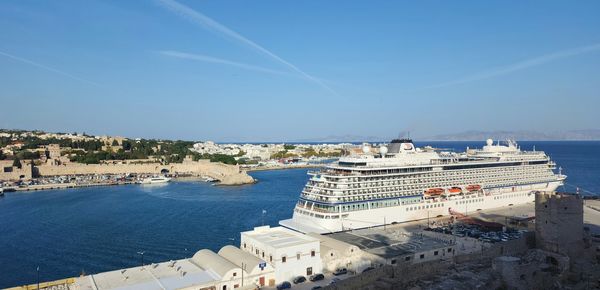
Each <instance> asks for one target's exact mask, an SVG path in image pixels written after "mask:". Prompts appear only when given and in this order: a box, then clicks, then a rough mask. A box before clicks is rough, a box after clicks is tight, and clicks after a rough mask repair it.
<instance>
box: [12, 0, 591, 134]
mask: <svg viewBox="0 0 600 290" xmlns="http://www.w3.org/2000/svg"><path fill="white" fill-rule="evenodd" d="M599 15H600V2H599V1H531V2H530V1H410V2H408V1H406V2H404V1H346V0H344V1H322V0H316V1H266V0H265V1H246V0H240V1H222V0H219V1H208V0H206V1H187V0H185V1H184V0H177V2H175V1H173V0H163V1H94V0H86V1H79V0H77V1H75V0H58V1H41V0H40V1H29V0H14V1H13V0H3V1H0V107H1V109H0V128H20V129H42V130H48V131H60V132H73V131H76V132H83V131H85V132H87V133H90V134H108V135H122V136H128V137H146V138H151V137H152V138H180V139H187V140H206V139H212V140H216V141H286V140H295V139H306V138H313V137H314V138H317V137H324V136H329V135H347V134H351V135H363V136H395V135H397V134H398V133H399V132H402V131H407V130H410V131H411V134H412V135H413V136H415V137H419V136H431V135H435V134H445V133H452V132H461V131H466V130H536V131H542V132H546V131H554V130H570V129H599V128H600V125H599V124H600V113H598V110H599V109H600V16H599Z"/></svg>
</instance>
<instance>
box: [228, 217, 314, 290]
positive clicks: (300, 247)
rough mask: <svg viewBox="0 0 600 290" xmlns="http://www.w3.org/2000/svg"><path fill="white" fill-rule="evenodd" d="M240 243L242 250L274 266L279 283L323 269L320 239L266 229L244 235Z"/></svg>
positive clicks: (260, 228) (247, 232)
mask: <svg viewBox="0 0 600 290" xmlns="http://www.w3.org/2000/svg"><path fill="white" fill-rule="evenodd" d="M240 243H241V246H240V249H242V250H243V251H246V252H248V253H251V254H252V255H254V256H256V257H258V258H259V259H263V260H265V261H266V262H267V263H268V264H270V265H271V267H272V268H273V269H274V271H275V282H276V283H277V284H279V283H281V282H283V281H291V280H293V279H294V278H295V277H297V276H306V277H307V276H310V275H313V274H317V273H321V272H322V270H323V267H322V263H321V254H320V240H319V239H316V238H314V237H311V236H308V235H303V234H300V233H298V232H295V231H292V230H289V229H286V228H283V227H274V228H271V227H270V226H262V227H256V228H254V230H252V231H246V232H242V233H241V241H240Z"/></svg>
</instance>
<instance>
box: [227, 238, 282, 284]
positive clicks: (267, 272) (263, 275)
mask: <svg viewBox="0 0 600 290" xmlns="http://www.w3.org/2000/svg"><path fill="white" fill-rule="evenodd" d="M219 256H221V257H223V258H225V259H227V260H229V261H231V262H232V263H233V264H235V265H236V266H237V267H238V268H240V269H243V270H244V271H243V277H242V280H243V281H244V283H243V285H242V286H244V285H258V286H261V287H263V286H267V285H269V286H275V272H274V270H273V266H272V265H271V264H269V263H266V262H265V261H264V260H263V259H259V258H258V257H256V256H254V255H252V254H250V253H249V252H246V251H243V250H241V249H240V248H238V247H234V246H225V247H223V248H221V250H219Z"/></svg>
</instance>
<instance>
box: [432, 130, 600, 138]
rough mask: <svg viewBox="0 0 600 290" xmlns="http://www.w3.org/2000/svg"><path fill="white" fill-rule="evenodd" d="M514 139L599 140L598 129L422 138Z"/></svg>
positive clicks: (467, 132) (475, 132)
mask: <svg viewBox="0 0 600 290" xmlns="http://www.w3.org/2000/svg"><path fill="white" fill-rule="evenodd" d="M488 138H492V139H494V140H505V139H509V138H510V139H514V140H516V141H567V140H600V129H591V130H569V131H556V132H537V131H465V132H461V133H453V134H443V135H435V136H431V137H426V138H422V140H427V141H480V140H485V139H488Z"/></svg>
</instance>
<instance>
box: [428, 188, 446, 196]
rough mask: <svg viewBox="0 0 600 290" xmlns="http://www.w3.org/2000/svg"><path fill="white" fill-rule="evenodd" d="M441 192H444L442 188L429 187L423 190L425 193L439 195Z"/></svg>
mask: <svg viewBox="0 0 600 290" xmlns="http://www.w3.org/2000/svg"><path fill="white" fill-rule="evenodd" d="M442 193H444V189H443V188H430V189H428V190H425V195H441V194H442Z"/></svg>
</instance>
